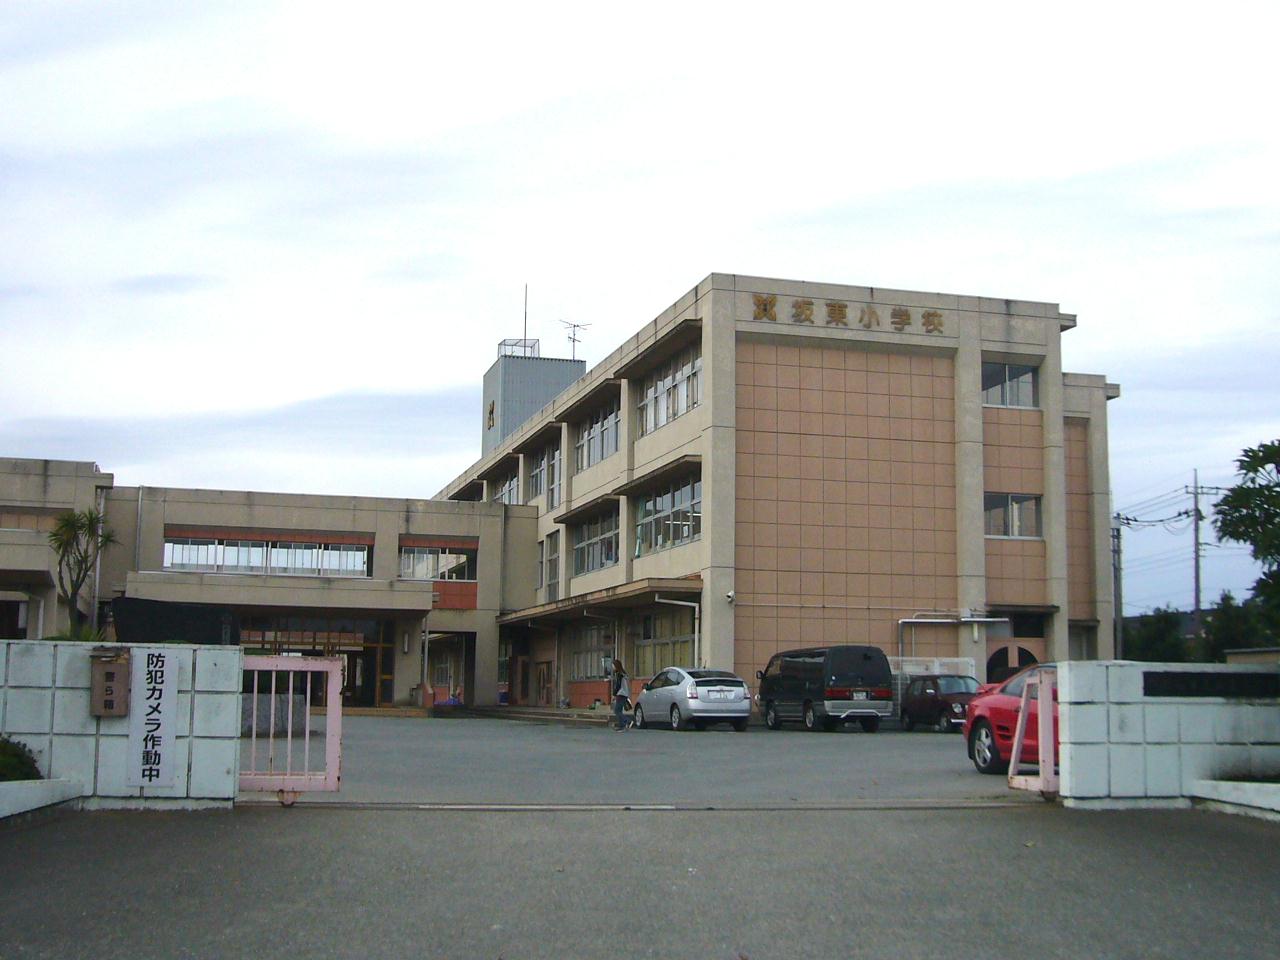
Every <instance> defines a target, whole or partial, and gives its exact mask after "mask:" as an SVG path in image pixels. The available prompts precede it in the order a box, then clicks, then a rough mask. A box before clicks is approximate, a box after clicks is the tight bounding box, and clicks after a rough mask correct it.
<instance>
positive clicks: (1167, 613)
mask: <svg viewBox="0 0 1280 960" xmlns="http://www.w3.org/2000/svg"><path fill="white" fill-rule="evenodd" d="M1135 620H1136V622H1135V623H1132V624H1130V623H1128V622H1126V623H1125V628H1124V655H1125V657H1126V658H1127V659H1129V660H1146V661H1156V662H1161V663H1182V662H1183V661H1185V660H1186V659H1187V641H1186V638H1185V637H1183V635H1182V614H1180V613H1178V611H1177V610H1166V609H1164V608H1163V607H1156V609H1155V610H1154V611H1153V612H1152V613H1148V614H1145V615H1144V616H1141V617H1136V618H1135Z"/></svg>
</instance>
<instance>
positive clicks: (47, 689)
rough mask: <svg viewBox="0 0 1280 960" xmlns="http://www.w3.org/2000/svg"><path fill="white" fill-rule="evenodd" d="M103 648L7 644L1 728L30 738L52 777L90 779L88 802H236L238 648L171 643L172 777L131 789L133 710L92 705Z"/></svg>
mask: <svg viewBox="0 0 1280 960" xmlns="http://www.w3.org/2000/svg"><path fill="white" fill-rule="evenodd" d="M95 646H96V645H95V644H87V643H57V642H52V641H3V642H0V733H3V734H5V735H7V736H9V737H10V738H11V739H14V740H20V741H22V742H23V743H25V744H26V745H27V747H28V748H30V750H31V752H32V753H33V754H34V755H35V757H36V762H37V764H38V765H39V767H40V772H41V773H42V774H44V776H46V777H49V778H54V779H67V780H74V781H77V782H79V783H80V784H82V785H83V792H84V801H83V803H84V806H85V807H89V808H102V807H128V808H138V807H184V808H194V807H206V806H230V805H231V803H232V801H233V800H234V799H235V796H236V790H237V787H238V785H239V768H240V685H241V676H242V670H241V663H242V660H241V651H240V648H239V647H197V646H191V645H186V644H166V645H164V647H163V649H164V651H165V652H166V653H167V654H169V655H170V656H171V658H172V661H173V662H174V663H176V664H177V668H178V676H177V680H178V686H177V715H176V721H177V723H176V728H175V731H174V732H175V740H174V751H175V754H174V756H175V779H174V784H173V785H172V786H168V787H131V786H129V785H128V784H127V780H128V774H127V764H128V745H129V718H128V717H95V716H92V715H91V714H90V713H89V677H90V668H89V652H90V651H91V650H92V649H94V647H95ZM147 649H153V648H149V647H137V648H134V653H133V656H134V657H139V656H145V652H144V651H146V650H147ZM138 706H139V705H138V704H137V703H136V702H135V704H134V705H133V707H132V708H133V709H137V708H138Z"/></svg>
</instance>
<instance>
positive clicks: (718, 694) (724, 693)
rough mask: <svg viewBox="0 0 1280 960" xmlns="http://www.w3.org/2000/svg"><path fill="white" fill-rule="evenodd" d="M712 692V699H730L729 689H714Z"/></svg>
mask: <svg viewBox="0 0 1280 960" xmlns="http://www.w3.org/2000/svg"><path fill="white" fill-rule="evenodd" d="M710 693H711V699H712V700H728V699H729V691H728V690H712V691H710Z"/></svg>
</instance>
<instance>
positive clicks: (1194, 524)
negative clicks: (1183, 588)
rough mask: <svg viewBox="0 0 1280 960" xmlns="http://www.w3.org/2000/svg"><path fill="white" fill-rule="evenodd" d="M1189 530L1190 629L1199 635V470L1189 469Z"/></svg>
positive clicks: (1197, 637)
mask: <svg viewBox="0 0 1280 960" xmlns="http://www.w3.org/2000/svg"><path fill="white" fill-rule="evenodd" d="M1191 483H1192V487H1191V496H1192V498H1193V500H1192V503H1191V530H1192V535H1191V536H1192V549H1193V550H1194V551H1195V586H1196V609H1195V613H1194V614H1193V615H1192V619H1191V630H1192V632H1193V633H1194V634H1195V635H1196V639H1199V637H1200V471H1199V470H1193V471H1191Z"/></svg>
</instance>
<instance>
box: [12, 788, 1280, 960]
mask: <svg viewBox="0 0 1280 960" xmlns="http://www.w3.org/2000/svg"><path fill="white" fill-rule="evenodd" d="M1277 849H1280V824H1275V823H1271V822H1263V821H1256V820H1251V819H1247V818H1243V817H1232V816H1227V815H1224V814H1217V813H1209V812H1200V811H1181V812H1166V811H1138V812H1131V813H1114V812H1113V813H1094V812H1083V811H1071V810H1064V809H1061V808H1059V807H1056V806H1052V805H1049V804H1027V805H1022V806H1017V807H1012V808H1007V807H992V808H974V809H964V810H957V809H940V810H889V809H884V810H828V811H813V810H810V811H793V812H780V811H680V812H649V811H644V812H638V811H610V812H600V811H588V810H584V811H579V812H555V813H549V812H538V813H510V812H479V811H441V810H385V809H384V810H376V809H375V810H359V809H339V808H332V807H322V806H316V807H310V808H307V807H295V808H293V809H283V808H280V807H274V808H273V807H255V808H251V809H239V810H237V811H235V812H202V813H188V814H183V813H168V812H166V813H83V814H70V815H66V816H62V817H60V818H57V819H53V820H46V821H45V822H42V823H38V824H36V825H33V826H27V827H23V828H19V829H12V828H11V829H7V830H0V889H2V890H3V894H4V895H3V896H2V897H0V956H3V957H4V958H5V960H16V958H23V960H29V958H31V960H33V958H50V960H53V958H57V960H77V958H86V960H89V958H92V960H112V958H131V960H148V958H166V960H168V958H208V957H216V958H223V957H251V958H255V960H275V958H281V960H285V958H288V960H296V958H298V957H308V958H321V960H322V958H354V957H361V958H364V957H376V958H401V957H403V958H411V957H412V958H420V957H467V958H505V960H517V958H573V957H584V958H587V957H609V958H615V957H625V958H635V957H677V958H685V957H688V958H702V957H705V958H725V960H743V958H746V960H765V958H788V960H790V958H807V957H823V958H829V957H877V958H895V960H897V958H917V957H919V958H925V957H928V958H931V960H938V958H966V960H967V958H986V957H993V958H994V957H1000V958H1008V957H1019V956H1025V957H1034V958H1059V957H1061V958H1072V960H1078V958H1082V957H1084V958H1133V960H1152V958H1165V957H1168V958H1185V957H1198V956H1212V957H1215V958H1268V960H1270V958H1273V957H1275V956H1276V950H1277V943H1278V942H1280V925H1278V912H1277V904H1278V899H1277V898H1278V895H1280V862H1278V860H1277V857H1276V850H1277Z"/></svg>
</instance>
